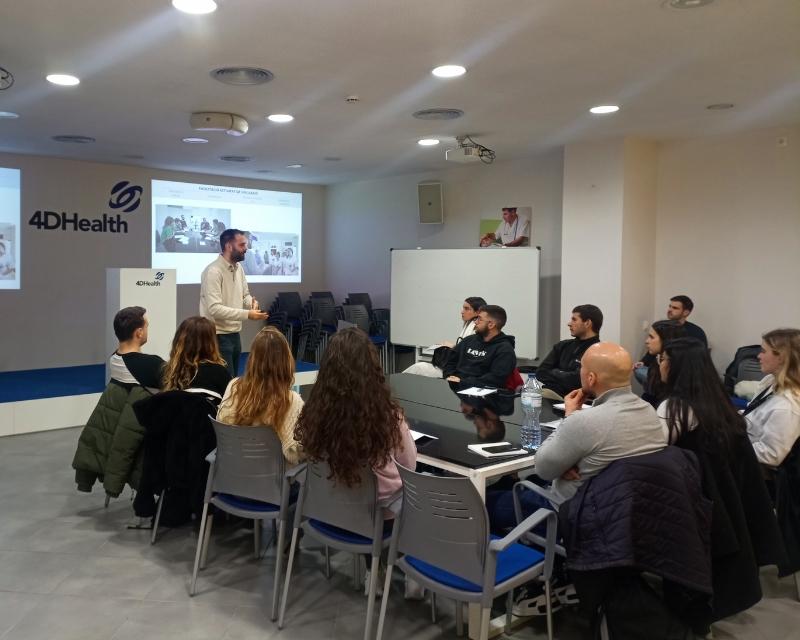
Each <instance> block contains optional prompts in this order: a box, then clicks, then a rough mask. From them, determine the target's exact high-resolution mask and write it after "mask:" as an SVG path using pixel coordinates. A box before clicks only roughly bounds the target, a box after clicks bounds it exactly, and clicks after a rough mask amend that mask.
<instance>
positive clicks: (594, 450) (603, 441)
mask: <svg viewBox="0 0 800 640" xmlns="http://www.w3.org/2000/svg"><path fill="white" fill-rule="evenodd" d="M631 366H632V362H631V357H630V354H629V353H628V352H627V351H625V349H623V348H622V347H621V346H619V345H618V344H614V343H611V342H598V343H597V344H595V345H592V346H591V347H589V348H588V349H587V350H586V353H584V354H583V358H581V370H580V371H581V388H580V389H575V391H573V392H571V393H570V394H568V395H567V396H566V397H565V398H564V403H565V405H566V411H565V413H566V416H567V417H566V418H565V419H564V421H563V422H562V423H561V425H560V426H559V427H558V429H556V431H555V433H553V435H551V436H550V437H549V438H547V440H545V441H544V442H543V443H542V446H541V447H540V448H539V450H538V451H537V452H536V467H535V471H536V475H538V476H539V477H540V478H542V479H544V480H552V481H553V486H552V490H553V493H554V494H555V496H556V497H557V498H558V499H559V500H560V501H563V500H568V499H569V498H571V497H572V496H574V495H575V493H576V492H577V490H578V487H579V486H580V485H581V483H582V482H583V481H584V480H587V479H589V478H591V477H592V476H596V475H597V474H598V473H600V472H601V471H602V470H603V469H605V468H606V467H607V466H608V465H610V464H611V463H612V462H614V460H618V459H620V458H629V457H631V456H639V455H644V454H646V453H653V452H655V451H660V450H661V449H663V448H664V447H666V446H667V439H666V434H665V433H664V430H663V429H662V427H661V424H660V422H659V419H658V416H657V415H656V412H655V410H654V409H653V407H652V406H650V405H649V404H648V403H647V402H645V401H644V400H642V399H641V398H639V397H638V396H636V395H634V393H633V392H632V391H631V386H630V376H631ZM590 398H593V399H594V404H593V406H592V407H591V408H587V409H583V408H582V406H583V403H584V402H585V401H586V400H587V399H590Z"/></svg>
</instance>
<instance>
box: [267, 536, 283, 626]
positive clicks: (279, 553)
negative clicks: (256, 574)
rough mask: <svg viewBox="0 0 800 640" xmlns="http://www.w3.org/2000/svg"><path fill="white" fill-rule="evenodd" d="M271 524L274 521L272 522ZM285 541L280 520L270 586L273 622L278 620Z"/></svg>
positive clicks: (271, 617) (271, 618)
mask: <svg viewBox="0 0 800 640" xmlns="http://www.w3.org/2000/svg"><path fill="white" fill-rule="evenodd" d="M272 522H273V524H274V523H275V520H273V521H272ZM285 540H286V523H285V522H284V521H283V520H281V524H280V527H278V542H277V544H276V547H275V580H274V583H273V585H272V612H271V614H270V620H272V621H273V622H275V620H277V618H278V594H279V593H280V589H281V571H282V570H283V543H284V541H285Z"/></svg>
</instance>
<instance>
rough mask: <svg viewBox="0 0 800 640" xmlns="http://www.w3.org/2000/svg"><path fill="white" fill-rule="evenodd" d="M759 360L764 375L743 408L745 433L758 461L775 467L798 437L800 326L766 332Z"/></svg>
mask: <svg viewBox="0 0 800 640" xmlns="http://www.w3.org/2000/svg"><path fill="white" fill-rule="evenodd" d="M758 361H759V362H760V363H761V371H762V372H763V373H765V374H766V376H765V377H764V378H763V379H762V380H761V383H760V384H759V386H758V391H757V393H756V395H755V397H754V398H753V400H752V401H751V402H750V404H748V405H747V408H746V409H745V410H744V416H745V420H747V434H748V436H750V442H752V443H753V449H755V452H756V457H757V458H758V461H759V462H760V463H761V464H765V465H767V466H770V467H777V466H779V465H780V464H781V462H783V460H784V458H786V456H787V455H788V454H789V452H790V451H791V450H792V447H793V446H794V443H795V442H797V439H798V438H800V329H774V330H773V331H769V332H767V333H765V334H764V335H763V336H762V341H761V353H760V354H759V355H758Z"/></svg>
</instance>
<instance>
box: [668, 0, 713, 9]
mask: <svg viewBox="0 0 800 640" xmlns="http://www.w3.org/2000/svg"><path fill="white" fill-rule="evenodd" d="M712 2H714V0H667V4H668V5H669V6H670V7H672V8H673V9H697V8H698V7H704V6H706V5H707V4H711V3H712Z"/></svg>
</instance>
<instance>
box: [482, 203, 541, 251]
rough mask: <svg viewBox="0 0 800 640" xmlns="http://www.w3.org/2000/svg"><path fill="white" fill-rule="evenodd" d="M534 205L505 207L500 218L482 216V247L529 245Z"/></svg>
mask: <svg viewBox="0 0 800 640" xmlns="http://www.w3.org/2000/svg"><path fill="white" fill-rule="evenodd" d="M532 219H533V207H503V208H502V209H501V211H500V218H481V226H480V236H479V240H478V244H479V245H480V246H481V247H500V246H502V247H529V246H530V244H531V220H532Z"/></svg>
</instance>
